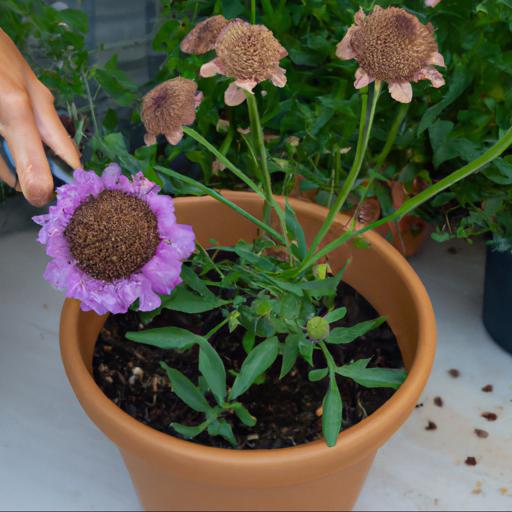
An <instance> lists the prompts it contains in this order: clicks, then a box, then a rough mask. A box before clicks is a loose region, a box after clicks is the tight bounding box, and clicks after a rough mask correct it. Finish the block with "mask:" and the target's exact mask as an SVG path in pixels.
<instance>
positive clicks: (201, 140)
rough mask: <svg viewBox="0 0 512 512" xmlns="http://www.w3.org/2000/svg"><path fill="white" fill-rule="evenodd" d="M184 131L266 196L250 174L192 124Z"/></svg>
mask: <svg viewBox="0 0 512 512" xmlns="http://www.w3.org/2000/svg"><path fill="white" fill-rule="evenodd" d="M183 133H186V134H187V135H188V136H189V137H192V138H193V139H194V140H196V141H197V142H199V144H201V145H202V146H203V147H205V148H206V149H207V150H208V151H210V153H212V154H213V155H214V156H215V157H216V158H217V159H218V160H219V161H220V162H222V163H223V164H224V165H225V166H226V168H227V169H229V170H230V171H231V172H232V173H233V174H234V175H235V176H236V177H237V178H239V179H240V180H242V181H243V182H244V183H245V184H246V185H247V186H248V187H249V188H250V189H251V190H252V191H253V192H255V193H256V194H258V195H259V196H260V197H261V198H262V199H265V197H266V196H265V195H264V194H263V193H262V192H261V190H260V187H258V185H257V184H256V183H255V182H254V181H253V180H252V179H251V178H249V176H247V175H246V174H245V173H244V172H243V171H241V170H240V169H239V168H238V167H236V166H235V165H234V164H233V163H232V162H231V161H230V160H228V159H227V158H226V157H225V156H224V155H223V154H222V153H221V152H220V151H219V150H218V149H217V148H216V147H215V146H213V145H212V144H210V143H209V142H208V141H207V140H206V139H205V138H204V137H203V136H202V135H201V134H200V133H197V132H196V131H195V130H194V129H193V128H190V126H185V127H183Z"/></svg>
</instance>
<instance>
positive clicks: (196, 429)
mask: <svg viewBox="0 0 512 512" xmlns="http://www.w3.org/2000/svg"><path fill="white" fill-rule="evenodd" d="M170 427H171V428H173V429H174V430H176V432H178V434H181V435H182V436H183V437H186V438H187V439H193V438H194V437H196V436H198V435H199V434H200V433H201V432H204V431H205V430H206V428H207V427H208V422H207V421H205V422H203V423H201V424H200V425H196V426H193V427H189V426H187V425H182V424H181V423H171V424H170Z"/></svg>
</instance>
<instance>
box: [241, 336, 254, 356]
mask: <svg viewBox="0 0 512 512" xmlns="http://www.w3.org/2000/svg"><path fill="white" fill-rule="evenodd" d="M255 343H256V335H255V334H254V331H245V334H244V337H243V338H242V346H243V347H244V350H245V352H246V354H248V353H249V352H250V351H251V350H252V349H253V347H254V344H255Z"/></svg>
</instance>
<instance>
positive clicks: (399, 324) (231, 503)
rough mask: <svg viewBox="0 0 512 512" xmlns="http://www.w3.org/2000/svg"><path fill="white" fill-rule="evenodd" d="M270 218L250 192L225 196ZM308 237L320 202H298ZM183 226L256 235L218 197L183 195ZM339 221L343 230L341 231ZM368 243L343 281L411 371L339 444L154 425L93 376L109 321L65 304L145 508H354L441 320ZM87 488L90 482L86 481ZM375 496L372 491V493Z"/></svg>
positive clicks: (84, 377) (67, 360)
mask: <svg viewBox="0 0 512 512" xmlns="http://www.w3.org/2000/svg"><path fill="white" fill-rule="evenodd" d="M225 195H226V196H227V197H228V198H229V199H231V200H232V201H234V202H235V203H237V204H238V205H240V206H241V207H242V208H244V209H245V210H247V211H249V212H250V213H252V214H253V215H255V216H259V217H260V218H261V215H262V202H261V200H260V199H259V198H258V197H257V196H255V195H254V194H250V193H241V192H238V193H237V192H225ZM292 204H293V207H294V208H295V210H296V212H297V215H298V217H299V218H300V220H301V222H302V224H303V226H304V229H305V231H306V234H307V236H308V238H309V239H312V237H313V236H314V235H315V233H316V232H317V231H318V229H319V227H320V226H321V224H322V221H323V219H324V218H325V214H326V210H325V209H324V208H322V207H320V206H318V205H314V204H311V203H305V202H302V201H292ZM176 214H177V218H178V220H179V222H181V223H186V224H191V225H192V226H193V227H194V230H195V232H196V235H197V238H198V240H199V241H200V242H201V243H202V244H203V245H205V246H208V241H209V240H210V239H212V238H213V239H215V240H217V242H218V243H219V244H221V245H229V244H234V243H235V242H237V241H238V240H240V239H245V240H247V241H250V240H252V239H254V238H255V237H256V236H257V230H256V228H255V227H254V225H253V224H251V223H250V222H249V221H247V220H246V219H244V218H242V217H241V216H240V215H239V214H237V213H235V212H233V211H232V210H231V209H229V208H228V207H226V206H224V205H221V204H219V203H218V202H216V201H214V200H213V199H211V198H208V197H203V198H180V199H177V200H176ZM342 225H343V218H342V217H339V219H338V220H337V223H336V224H335V226H334V231H337V230H339V231H341V230H342V229H343V228H342ZM365 238H366V239H367V241H368V242H369V243H370V248H369V249H356V248H355V247H353V246H352V245H351V244H348V245H346V246H344V247H341V248H340V249H338V250H336V251H335V252H334V253H332V254H331V256H330V263H331V266H332V267H333V270H337V269H338V268H340V267H341V266H342V265H343V264H344V263H345V262H346V260H347V258H348V257H352V262H351V264H350V265H349V266H348V268H347V270H346V272H345V275H344V280H345V281H346V282H347V283H348V284H350V285H351V286H352V287H354V288H355V289H356V290H357V291H359V292H360V293H361V294H362V295H363V296H364V297H365V298H366V299H367V300H368V301H369V302H370V303H371V304H372V305H373V307H374V308H375V309H376V310H377V311H378V312H379V313H380V314H382V315H385V316H386V317H387V318H388V322H389V324H390V326H391V328H392V330H393V332H394V333H395V335H396V337H397V339H398V343H399V345H400V349H401V351H402V355H403V358H404V361H405V365H406V367H407V369H408V370H409V376H408V377H407V379H406V381H405V383H404V384H403V385H402V386H401V387H400V389H399V390H398V391H397V392H396V393H395V394H394V395H393V396H392V397H391V399H390V400H388V401H387V402H386V403H385V404H384V405H383V406H382V407H381V408H380V409H378V410H377V411H376V412H374V413H373V414H371V415H370V416H369V417H367V418H366V419H365V420H363V421H361V422H360V423H359V424H357V425H355V426H353V427H351V428H349V429H348V430H346V431H344V432H342V433H341V434H340V436H339V439H338V442H337V444H336V446H335V447H333V448H328V447H327V446H326V445H325V443H324V441H322V440H319V441H315V442H312V443H309V444H307V445H302V446H296V447H293V448H283V449H276V450H255V451H239V450H228V449H220V448H212V447H207V446H202V445H198V444H194V443H191V442H187V441H183V440H181V439H177V438H174V437H172V436H169V435H166V434H163V433H161V432H158V431H156V430H153V429H151V428H150V427H147V426H145V425H143V424H141V423H139V422H137V421H136V420H134V419H133V418H132V417H130V416H129V415H128V414H126V413H125V412H123V411H122V410H121V409H119V408H118V407H117V406H116V405H114V404H113V403H112V402H111V401H110V400H109V399H108V398H107V397H106V396H105V395H104V394H103V393H102V392H101V390H100V389H99V388H98V386H97V385H96V383H95V382H94V379H93V377H92V376H91V373H92V372H91V366H92V354H93V350H94V345H95V343H96V339H97V336H98V333H99V331H100V329H101V326H102V325H103V322H104V320H105V318H104V317H98V316H97V315H95V314H93V313H90V312H88V313H84V312H83V311H81V310H80V305H79V303H78V302H77V301H74V300H66V302H65V304H64V308H63V310H62V317H61V351H62V357H63V361H64V366H65V368H66V372H67V374H68V377H69V380H70V382H71V385H72V386H73V389H74V391H75V393H76V395H77V397H78V399H79V400H80V403H81V404H82V407H83V408H84V409H85V411H86V412H87V414H88V415H89V417H90V418H91V419H92V421H94V422H95V423H96V425H97V426H98V427H99V428H100V429H101V430H102V431H103V432H104V433H105V434H106V435H107V436H108V437H109V438H110V439H111V440H112V441H113V442H114V443H115V444H116V445H117V446H118V447H119V449H120V451H121V454H122V456H123V458H124V460H125V462H126V465H127V467H128V470H129V472H130V475H131V477H132V480H133V483H134V485H135V488H136V489H137V492H138V495H139V497H140V500H141V503H142V505H143V507H144V508H145V509H146V510H238V511H240V510H350V509H351V508H352V507H353V505H354V503H355V501H356V499H357V497H358V495H359V492H360V490H361V487H362V485H363V483H364V480H365V478H366V475H367V473H368V470H369V468H370V466H371V464H372V461H373V459H374V457H375V454H376V453H377V450H378V449H379V447H380V446H382V444H383V443H385V442H386V440H387V439H388V438H389V437H390V436H391V435H393V433H394V432H395V431H396V430H397V429H398V428H399V427H400V425H402V423H403V422H404V421H405V420H406V419H407V417H408V416H409V414H410V413H411V412H412V410H413V409H414V406H415V404H416V401H417V399H418V397H419V395H420V393H421V392H422V390H423V388H424V386H425V383H426V381H427V378H428V375H429V373H430V370H431V367H432V363H433V360H434V352H435V321H434V314H433V311H432V306H431V304H430V301H429V298H428V296H427V293H426V291H425V289H424V287H423V285H422V283H421V281H420V280H419V278H418V276H417V275H416V274H415V272H414V271H413V269H412V268H411V267H410V266H409V264H408V263H407V261H406V260H405V259H404V258H403V257H402V256H401V255H400V254H399V253H398V251H396V250H395V249H394V248H393V247H392V246H391V245H390V244H388V243H387V242H386V241H384V240H383V239H382V238H381V237H380V236H378V235H376V234H373V233H368V234H366V235H365ZM84 485H86V484H85V482H84ZM370 492H371V490H370Z"/></svg>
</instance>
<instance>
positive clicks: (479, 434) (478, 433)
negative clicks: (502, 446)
mask: <svg viewBox="0 0 512 512" xmlns="http://www.w3.org/2000/svg"><path fill="white" fill-rule="evenodd" d="M475 434H476V436H477V437H480V438H481V439H486V438H487V437H489V432H487V430H482V429H481V428H475Z"/></svg>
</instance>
